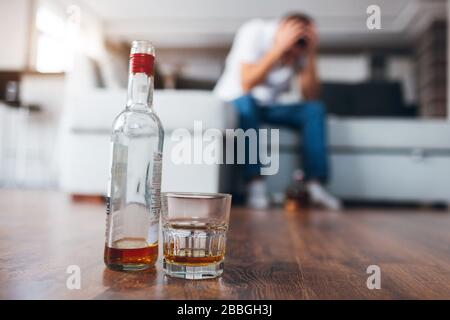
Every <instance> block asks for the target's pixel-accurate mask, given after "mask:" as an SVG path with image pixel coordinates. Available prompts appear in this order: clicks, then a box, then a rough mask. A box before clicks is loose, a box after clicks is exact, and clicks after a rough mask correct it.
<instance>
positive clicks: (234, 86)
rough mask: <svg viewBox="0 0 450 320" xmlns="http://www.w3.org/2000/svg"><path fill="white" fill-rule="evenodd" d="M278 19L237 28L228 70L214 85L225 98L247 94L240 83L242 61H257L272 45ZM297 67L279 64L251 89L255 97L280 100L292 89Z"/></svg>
mask: <svg viewBox="0 0 450 320" xmlns="http://www.w3.org/2000/svg"><path fill="white" fill-rule="evenodd" d="M278 23H279V20H269V21H267V20H262V19H254V20H250V21H249V22H246V23H245V24H244V25H243V26H242V27H241V28H240V29H239V30H238V32H237V34H236V36H235V38H234V41H233V45H232V47H231V51H230V53H229V54H228V57H227V59H226V64H225V71H224V73H223V74H222V76H221V77H220V79H219V81H218V82H217V85H216V87H215V88H214V93H215V94H216V95H217V96H218V97H219V98H220V99H222V100H225V101H232V100H234V99H237V98H239V97H240V96H242V95H243V94H244V91H243V89H242V86H241V65H242V64H243V63H255V62H257V61H258V60H260V59H261V58H262V57H263V56H264V54H266V52H267V51H268V50H270V48H271V47H272V46H273V42H274V38H275V33H276V31H277V28H278ZM294 73H295V70H294V67H293V66H288V65H281V64H277V65H274V66H273V67H272V70H271V71H270V72H269V74H268V75H267V77H266V79H265V81H264V82H263V83H261V84H260V85H258V86H256V87H254V88H253V89H252V90H251V94H252V95H253V97H254V98H255V99H256V100H257V101H258V102H259V103H260V104H261V105H267V104H270V103H274V102H276V101H277V98H278V97H279V96H280V94H281V93H283V92H286V91H287V90H289V89H290V84H291V79H292V76H293V75H294Z"/></svg>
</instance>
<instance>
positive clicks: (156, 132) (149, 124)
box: [112, 108, 164, 138]
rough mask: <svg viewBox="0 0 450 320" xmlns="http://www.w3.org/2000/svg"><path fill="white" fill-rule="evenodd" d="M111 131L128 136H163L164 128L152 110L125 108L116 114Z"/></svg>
mask: <svg viewBox="0 0 450 320" xmlns="http://www.w3.org/2000/svg"><path fill="white" fill-rule="evenodd" d="M112 133H113V135H114V134H119V133H120V134H123V135H126V136H129V137H136V136H159V137H160V138H163V136H164V129H163V127H162V124H161V120H160V119H159V117H158V116H157V115H156V113H154V112H153V111H150V110H148V109H146V110H139V111H136V110H130V109H128V108H127V109H125V110H123V111H122V112H121V113H119V114H118V115H117V117H116V118H115V119H114V122H113V128H112Z"/></svg>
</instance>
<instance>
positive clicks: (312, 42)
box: [298, 25, 320, 100]
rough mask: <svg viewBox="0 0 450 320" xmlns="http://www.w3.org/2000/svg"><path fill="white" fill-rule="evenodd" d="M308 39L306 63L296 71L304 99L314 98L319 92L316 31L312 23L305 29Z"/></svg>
mask: <svg viewBox="0 0 450 320" xmlns="http://www.w3.org/2000/svg"><path fill="white" fill-rule="evenodd" d="M306 33H307V35H306V37H307V39H308V48H307V57H306V65H305V66H303V68H301V69H300V70H299V72H298V76H299V85H300V91H301V92H302V96H303V97H304V98H305V100H315V99H317V98H318V97H319V94H320V81H319V76H318V74H317V61H316V60H317V33H316V28H315V26H314V25H310V26H309V27H308V28H307V30H306Z"/></svg>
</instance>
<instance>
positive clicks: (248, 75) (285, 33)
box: [241, 21, 303, 92]
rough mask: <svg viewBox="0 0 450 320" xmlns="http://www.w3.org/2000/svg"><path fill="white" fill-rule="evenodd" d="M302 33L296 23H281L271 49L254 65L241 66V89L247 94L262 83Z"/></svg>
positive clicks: (300, 26) (244, 64) (301, 28)
mask: <svg viewBox="0 0 450 320" xmlns="http://www.w3.org/2000/svg"><path fill="white" fill-rule="evenodd" d="M302 32H303V27H302V25H301V24H299V23H298V22H295V21H287V22H282V23H281V25H280V26H279V27H278V30H277V33H276V35H275V41H274V45H273V47H272V48H271V49H270V50H269V51H268V52H267V53H266V54H265V55H264V56H263V57H262V58H261V59H260V60H259V61H257V62H256V63H243V64H242V66H241V85H242V89H243V90H244V91H245V92H248V91H250V90H251V89H253V88H254V87H255V86H257V85H258V84H260V83H261V82H263V81H264V80H265V79H266V77H267V74H268V73H269V71H270V69H271V68H272V67H273V65H274V64H275V63H276V62H277V61H279V60H280V58H281V56H282V55H283V54H284V53H285V52H286V51H287V50H289V49H290V48H291V47H292V46H293V45H294V43H295V42H296V41H297V39H298V38H299V37H300V35H301V34H302Z"/></svg>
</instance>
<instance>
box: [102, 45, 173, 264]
mask: <svg viewBox="0 0 450 320" xmlns="http://www.w3.org/2000/svg"><path fill="white" fill-rule="evenodd" d="M154 58H155V49H154V47H153V46H152V45H151V43H149V42H148V41H133V43H132V48H131V54H130V70H129V81H128V99H127V105H126V108H125V110H123V111H122V112H121V113H120V114H119V115H118V116H117V117H116V119H115V120H114V123H113V129H112V135H111V152H112V153H111V171H110V178H109V188H108V198H107V210H106V211H107V212H106V213H107V217H106V243H105V252H104V260H105V264H106V265H107V266H108V267H109V268H111V269H114V270H125V271H132V270H144V269H147V268H150V267H151V266H153V265H154V263H155V262H156V260H157V257H158V234H159V217H160V201H161V200H160V188H161V168H162V167H161V166H162V150H163V139H164V131H163V128H162V125H161V122H160V120H159V118H158V116H157V115H156V114H155V112H154V110H153V64H154Z"/></svg>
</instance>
